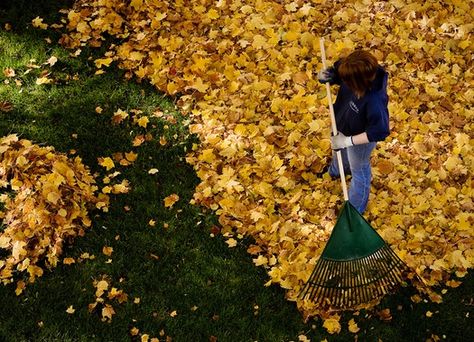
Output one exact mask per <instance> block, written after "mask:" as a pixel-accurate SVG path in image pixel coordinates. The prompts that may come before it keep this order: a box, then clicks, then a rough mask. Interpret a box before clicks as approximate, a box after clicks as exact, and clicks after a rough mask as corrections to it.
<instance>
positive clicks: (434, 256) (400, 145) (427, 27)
mask: <svg viewBox="0 0 474 342" xmlns="http://www.w3.org/2000/svg"><path fill="white" fill-rule="evenodd" d="M65 16H67V20H65V21H64V24H65V26H66V27H67V30H68V33H67V34H65V35H64V36H63V38H62V39H61V42H62V43H63V44H64V45H66V46H68V47H70V48H72V49H75V52H76V54H77V53H80V48H81V47H82V46H84V45H86V44H90V45H92V46H100V45H101V44H102V42H103V41H104V40H105V37H106V36H113V37H116V38H118V40H116V41H115V43H114V44H113V45H111V46H110V47H109V49H108V51H107V52H106V53H105V55H104V56H103V58H99V59H97V60H95V63H96V66H97V67H98V68H99V69H100V70H98V72H104V71H105V70H106V68H107V67H108V66H109V65H110V64H111V63H112V62H115V63H117V64H118V65H119V66H120V67H121V68H124V69H126V70H128V73H127V76H128V77H130V78H132V77H133V76H134V77H136V78H137V79H139V80H146V81H149V82H151V83H152V84H154V85H155V86H156V87H157V89H159V90H161V91H163V92H166V93H168V94H169V95H178V96H179V103H180V106H181V110H182V111H183V112H187V113H189V114H190V116H191V118H192V120H193V125H192V126H191V127H192V132H193V133H196V134H197V135H198V136H199V138H200V144H199V145H196V146H195V149H194V151H193V152H192V153H191V154H190V155H189V156H188V161H189V163H191V164H193V165H194V167H195V170H196V172H197V174H198V176H199V177H200V179H201V183H200V184H199V186H198V187H197V188H196V192H195V196H194V202H195V203H198V204H200V205H204V206H207V207H209V208H211V209H213V210H215V212H216V213H217V214H218V215H219V221H220V223H221V225H222V227H223V232H224V233H229V234H230V233H232V234H234V235H235V236H234V237H232V238H231V239H229V241H228V242H229V245H230V246H233V245H235V242H236V240H235V239H236V238H237V237H236V236H238V235H239V234H240V235H241V236H242V235H251V236H252V237H253V238H254V239H255V242H256V244H255V245H252V246H251V247H250V248H249V252H250V253H251V254H253V255H255V259H254V261H255V264H256V265H258V266H262V267H265V268H266V269H267V270H268V274H269V276H270V281H269V282H268V284H271V283H276V284H279V285H280V286H282V287H283V288H285V289H287V290H288V292H287V297H288V299H289V300H297V301H298V306H299V307H300V308H301V310H302V311H303V312H304V313H305V314H306V315H314V314H320V315H323V316H325V315H326V314H327V312H321V310H320V308H318V307H314V306H313V305H311V304H309V303H306V302H303V301H300V300H298V299H297V294H298V292H299V291H300V289H301V288H302V286H303V284H304V282H305V281H306V280H307V279H308V277H309V275H310V273H311V271H312V268H313V266H314V264H315V262H316V260H317V259H318V257H319V255H320V253H321V251H322V248H323V247H324V246H325V243H326V241H327V238H328V236H329V234H330V232H331V229H332V227H333V226H334V223H335V219H336V215H337V211H338V209H339V208H340V205H341V197H342V196H341V189H340V184H339V183H338V181H333V180H331V179H329V177H327V176H317V174H318V172H320V171H321V170H322V169H323V167H324V166H325V165H326V164H327V163H328V161H329V159H330V155H331V150H330V143H329V140H328V137H329V119H328V111H327V102H326V100H325V93H324V88H323V87H322V86H321V85H320V84H319V83H318V81H317V78H316V74H317V71H318V70H319V69H320V68H321V57H320V51H319V38H320V37H321V36H324V37H325V38H326V46H327V55H328V59H329V61H330V62H334V61H336V60H337V59H338V58H339V57H340V56H342V55H344V54H347V53H348V52H350V51H352V50H353V49H355V48H365V49H369V50H370V51H371V52H372V53H373V54H374V55H375V56H376V57H377V58H378V60H379V61H380V62H381V64H383V65H384V66H385V68H386V70H387V71H388V72H389V74H390V80H389V96H390V105H389V109H390V114H391V128H392V133H391V135H390V137H389V138H388V139H387V140H386V141H385V142H382V143H379V144H378V147H377V150H376V152H375V154H374V156H373V165H374V167H373V171H374V180H373V187H372V193H371V196H370V204H369V208H368V210H367V212H366V213H365V217H366V218H367V219H368V221H369V222H371V224H372V225H373V226H374V227H375V228H376V229H377V230H378V232H379V233H380V234H381V235H382V237H383V238H384V239H385V240H386V241H387V242H388V243H389V244H390V245H391V246H392V247H393V248H394V250H395V251H396V253H397V254H398V255H399V256H400V257H401V258H402V259H403V260H404V261H405V262H406V263H407V264H408V265H409V266H411V267H412V268H413V269H414V270H416V272H417V273H418V274H419V275H420V276H421V277H422V278H423V279H424V281H425V282H426V283H427V284H428V285H429V286H433V287H434V286H437V285H441V286H444V285H448V286H449V285H451V286H456V285H458V284H459V283H458V282H457V281H453V280H450V279H451V278H452V275H453V274H455V275H456V276H458V277H462V276H464V275H465V274H466V272H467V270H468V268H471V267H472V266H473V265H474V229H473V228H472V224H473V220H474V217H473V210H474V205H473V198H472V194H473V179H472V168H473V165H474V155H473V148H472V146H473V137H472V132H473V128H474V127H473V120H472V119H473V112H474V110H473V103H474V89H473V87H472V84H473V58H472V53H473V49H474V39H473V36H472V31H473V27H474V24H473V22H474V21H473V16H474V8H473V7H472V3H470V2H469V1H461V0H450V1H438V0H428V1H423V2H420V1H418V0H405V1H403V0H394V1H383V2H382V1H379V2H374V1H368V0H355V1H337V2H335V1H325V0H316V1H311V2H307V1H300V0H296V1H265V0H255V1H251V0H249V1H239V0H237V1H229V0H219V1H214V0H202V1H184V0H177V1H155V0H131V1H124V0H95V1H78V2H77V4H76V6H75V9H73V10H70V11H67V12H65ZM334 90H336V89H334ZM227 236H228V235H227ZM432 298H433V299H435V300H441V298H440V297H439V296H437V295H433V296H432Z"/></svg>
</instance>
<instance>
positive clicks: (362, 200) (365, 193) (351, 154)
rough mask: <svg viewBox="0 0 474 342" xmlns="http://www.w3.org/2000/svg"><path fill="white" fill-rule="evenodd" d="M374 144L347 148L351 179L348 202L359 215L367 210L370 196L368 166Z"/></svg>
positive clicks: (369, 170) (369, 172) (369, 171)
mask: <svg viewBox="0 0 474 342" xmlns="http://www.w3.org/2000/svg"><path fill="white" fill-rule="evenodd" d="M375 145H376V143H375V142H370V143H368V144H363V145H355V146H351V147H348V148H347V157H348V160H349V165H350V168H351V173H352V179H351V184H350V186H349V201H350V202H351V204H352V205H353V206H354V208H356V209H357V211H358V212H359V213H361V214H362V213H363V212H364V211H365V209H366V208H367V203H368V201H369V195H370V183H371V180H372V169H371V166H370V154H371V153H372V151H373V149H374V148H375Z"/></svg>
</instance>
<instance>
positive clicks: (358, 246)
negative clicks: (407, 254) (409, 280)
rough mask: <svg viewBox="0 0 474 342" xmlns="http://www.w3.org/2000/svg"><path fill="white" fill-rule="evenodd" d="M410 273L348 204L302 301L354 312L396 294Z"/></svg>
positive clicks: (306, 286)
mask: <svg viewBox="0 0 474 342" xmlns="http://www.w3.org/2000/svg"><path fill="white" fill-rule="evenodd" d="M408 270H409V269H408V266H406V265H405V264H404V263H403V261H402V260H401V259H400V258H399V257H398V256H397V255H396V254H395V253H394V252H393V251H392V249H391V248H390V247H389V246H388V245H387V244H386V243H385V241H384V240H383V239H382V238H381V237H380V235H379V234H378V233H377V232H376V231H375V230H374V229H373V228H372V227H371V226H370V225H369V223H368V222H367V221H366V220H365V219H364V218H363V217H362V216H361V215H360V214H359V212H358V211H357V210H356V209H355V208H354V207H353V206H352V205H351V204H350V203H349V201H346V203H345V204H344V207H343V208H342V210H341V213H340V214H339V217H338V220H337V223H336V225H335V227H334V229H333V231H332V233H331V236H330V238H329V241H328V242H327V244H326V247H325V249H324V251H323V253H322V254H321V257H320V258H319V260H318V262H317V263H316V266H315V268H314V270H313V273H312V274H311V276H310V278H309V280H308V282H307V283H306V285H305V287H304V288H303V290H302V292H301V293H300V297H301V298H303V299H308V300H311V301H313V302H315V303H317V304H320V305H321V306H323V307H326V306H327V307H331V308H334V309H343V310H349V309H354V308H357V307H358V306H360V305H362V304H364V303H369V302H372V301H375V300H377V299H379V298H381V297H382V296H384V295H385V294H387V293H389V292H391V291H393V289H394V288H395V287H397V286H398V285H399V284H400V283H402V282H403V279H404V278H405V275H406V273H407V272H408Z"/></svg>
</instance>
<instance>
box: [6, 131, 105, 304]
mask: <svg viewBox="0 0 474 342" xmlns="http://www.w3.org/2000/svg"><path fill="white" fill-rule="evenodd" d="M0 187H1V188H2V189H3V191H2V195H1V196H0V200H1V202H2V204H3V209H2V212H1V218H2V219H3V224H2V226H3V227H2V230H1V231H0V248H1V250H0V251H1V258H0V279H1V281H2V283H3V284H8V283H11V282H13V281H14V279H15V278H21V277H20V275H21V274H23V273H27V274H28V275H29V278H28V281H29V282H31V283H32V282H34V281H35V279H36V277H39V276H41V275H42V274H43V269H44V268H45V267H46V268H54V267H56V265H57V263H58V261H59V260H60V256H61V254H62V250H63V247H64V245H65V244H67V243H70V242H71V241H72V240H73V239H74V238H75V237H77V236H83V235H84V234H85V230H86V229H87V228H89V227H90V226H91V220H90V218H89V211H90V210H91V209H93V208H94V207H96V208H102V209H105V208H107V207H108V203H109V197H108V196H107V195H105V194H99V195H96V192H97V190H98V187H97V186H96V185H95V180H94V177H93V176H92V175H91V174H90V172H89V170H88V169H87V168H86V167H85V166H84V165H83V164H82V161H81V159H80V158H79V157H76V158H74V159H73V160H71V159H68V158H67V156H66V155H64V154H60V153H57V152H55V151H54V149H53V148H52V147H40V146H38V145H35V144H33V143H32V142H31V141H29V140H25V139H21V140H20V139H18V137H17V136H16V135H9V136H7V137H3V138H1V139H0ZM25 286H26V283H25V282H24V281H23V280H19V281H18V282H17V290H16V293H17V295H19V294H20V293H21V292H22V291H23V289H24V288H25Z"/></svg>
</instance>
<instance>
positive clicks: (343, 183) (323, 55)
mask: <svg viewBox="0 0 474 342" xmlns="http://www.w3.org/2000/svg"><path fill="white" fill-rule="evenodd" d="M319 45H320V47H321V59H322V62H323V68H324V69H327V65H326V50H325V48H324V38H320V40H319ZM326 96H327V99H328V103H329V115H330V116H331V127H332V134H333V135H337V125H336V116H335V115H334V106H333V104H332V95H331V86H330V85H329V82H326ZM336 157H337V165H338V166H339V174H340V175H341V186H342V193H343V194H344V201H348V200H349V194H348V193H347V183H346V175H345V174H344V164H343V162H342V154H341V151H340V150H338V151H336Z"/></svg>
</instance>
